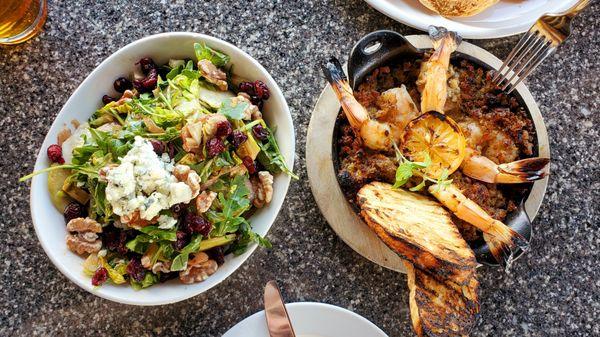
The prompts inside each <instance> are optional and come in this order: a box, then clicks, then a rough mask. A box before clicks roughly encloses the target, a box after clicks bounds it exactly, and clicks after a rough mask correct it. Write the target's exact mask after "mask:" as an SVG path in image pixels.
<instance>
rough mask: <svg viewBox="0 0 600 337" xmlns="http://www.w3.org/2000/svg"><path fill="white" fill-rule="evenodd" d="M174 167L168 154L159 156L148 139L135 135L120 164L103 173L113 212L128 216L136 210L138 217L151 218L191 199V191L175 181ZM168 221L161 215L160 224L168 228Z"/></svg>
mask: <svg viewBox="0 0 600 337" xmlns="http://www.w3.org/2000/svg"><path fill="white" fill-rule="evenodd" d="M173 168H174V165H173V162H172V161H171V160H170V159H169V157H168V156H166V155H163V156H162V157H160V158H159V157H158V155H157V154H156V153H155V152H154V149H153V147H152V144H151V143H150V142H149V141H147V140H145V139H143V138H141V137H135V141H134V144H133V147H132V148H131V150H129V152H127V154H126V155H125V156H124V157H123V158H121V164H120V165H119V166H117V167H114V168H111V169H110V170H109V171H108V174H107V175H106V180H107V186H106V200H108V202H109V203H110V205H111V206H112V209H113V212H114V213H115V214H117V215H120V216H130V215H132V214H133V213H135V212H136V211H139V215H140V218H142V219H145V220H153V219H154V218H155V217H156V216H158V214H159V212H160V211H162V210H164V209H168V208H170V207H171V206H173V205H175V204H179V203H188V202H190V200H192V198H193V193H192V190H191V188H190V187H189V186H188V185H187V184H186V183H185V182H180V181H178V180H177V178H176V177H175V176H174V175H173ZM171 223H172V221H169V220H168V219H166V218H163V220H162V223H161V225H163V226H165V227H167V226H170V225H171ZM171 227H172V226H171Z"/></svg>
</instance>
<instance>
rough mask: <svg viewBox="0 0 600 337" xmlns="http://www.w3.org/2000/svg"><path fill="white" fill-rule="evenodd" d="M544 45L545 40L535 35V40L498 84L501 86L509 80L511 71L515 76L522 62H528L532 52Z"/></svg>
mask: <svg viewBox="0 0 600 337" xmlns="http://www.w3.org/2000/svg"><path fill="white" fill-rule="evenodd" d="M542 43H543V40H542V39H541V38H540V36H539V35H538V34H537V33H536V34H534V35H533V38H532V39H531V40H530V41H529V43H528V44H527V45H526V46H525V49H524V50H523V51H521V53H519V54H518V55H517V57H516V60H515V61H514V62H513V63H512V64H511V66H510V67H509V70H508V71H507V72H506V73H505V74H504V75H503V78H502V80H501V81H499V82H498V86H501V85H502V83H503V82H504V81H505V80H507V79H508V76H509V75H510V72H511V71H512V72H513V74H514V73H515V72H516V69H518V67H519V65H520V64H521V62H522V61H523V62H525V61H527V60H528V59H529V55H530V53H531V51H532V50H535V49H536V48H538V47H539V46H540V45H541V44H542ZM526 56H527V57H526ZM509 82H510V81H509Z"/></svg>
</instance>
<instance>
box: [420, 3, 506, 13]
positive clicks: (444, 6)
mask: <svg viewBox="0 0 600 337" xmlns="http://www.w3.org/2000/svg"><path fill="white" fill-rule="evenodd" d="M419 1H421V3H422V4H423V5H424V6H425V7H427V8H429V9H431V10H432V11H434V12H436V13H438V14H440V15H442V16H472V15H475V14H478V13H481V12H482V11H483V10H485V9H486V8H488V7H490V6H492V5H493V4H495V3H496V2H498V0H419Z"/></svg>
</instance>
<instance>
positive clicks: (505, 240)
mask: <svg viewBox="0 0 600 337" xmlns="http://www.w3.org/2000/svg"><path fill="white" fill-rule="evenodd" d="M483 239H484V240H485V242H486V243H487V245H488V247H489V249H490V252H491V253H492V256H494V258H495V259H496V261H497V262H498V263H499V264H500V265H501V266H502V267H503V268H504V270H506V271H508V269H509V268H510V266H511V265H512V262H513V256H514V254H515V253H516V252H517V251H518V250H519V249H520V250H522V251H526V250H527V249H528V248H529V243H528V242H527V240H526V239H525V238H524V237H523V236H522V235H521V234H519V233H517V232H516V231H514V230H513V229H512V228H510V227H507V226H497V227H495V228H494V231H493V233H483Z"/></svg>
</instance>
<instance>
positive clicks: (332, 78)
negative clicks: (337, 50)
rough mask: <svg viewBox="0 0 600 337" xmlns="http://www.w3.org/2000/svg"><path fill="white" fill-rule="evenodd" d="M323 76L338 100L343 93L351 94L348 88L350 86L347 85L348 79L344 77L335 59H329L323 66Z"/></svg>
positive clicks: (350, 89)
mask: <svg viewBox="0 0 600 337" xmlns="http://www.w3.org/2000/svg"><path fill="white" fill-rule="evenodd" d="M323 74H325V78H326V79H327V82H329V84H331V87H332V88H333V90H334V91H335V94H336V95H337V96H338V98H340V97H341V95H342V93H344V92H347V93H352V88H350V84H349V83H348V77H346V74H345V73H344V69H343V68H342V64H341V63H340V61H339V60H338V59H337V58H335V57H331V58H329V60H327V62H325V63H324V64H323Z"/></svg>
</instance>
